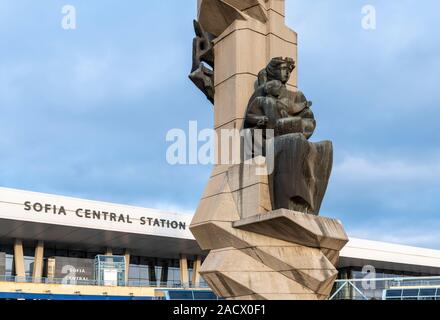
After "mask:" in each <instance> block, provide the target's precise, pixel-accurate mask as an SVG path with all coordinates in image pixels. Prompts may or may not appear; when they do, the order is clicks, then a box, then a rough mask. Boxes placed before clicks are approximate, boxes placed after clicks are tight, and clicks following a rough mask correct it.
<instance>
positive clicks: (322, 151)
mask: <svg viewBox="0 0 440 320" xmlns="http://www.w3.org/2000/svg"><path fill="white" fill-rule="evenodd" d="M275 163H276V165H275V171H274V173H273V175H272V179H273V194H274V199H273V201H274V207H275V208H286V209H290V210H293V211H300V212H305V213H309V214H315V215H318V214H319V210H320V208H321V203H322V200H323V199H324V195H325V191H326V190H327V186H328V182H329V179H330V174H331V171H332V166H333V145H332V143H331V142H330V141H323V142H318V143H313V142H309V141H307V139H306V138H305V137H304V135H303V134H301V133H291V134H287V135H282V136H279V137H276V138H275Z"/></svg>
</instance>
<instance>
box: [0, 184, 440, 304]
mask: <svg viewBox="0 0 440 320" xmlns="http://www.w3.org/2000/svg"><path fill="white" fill-rule="evenodd" d="M191 219H192V215H191V214H181V213H171V212H163V211H160V210H154V209H146V208H140V207H133V206H127V205H120V204H113V203H106V202H98V201H91V200H84V199H78V198H71V197H64V196H56V195H50V194H43V193H36V192H28V191H22V190H15V189H8V188H0V299H1V298H3V299H117V300H126V299H132V300H136V299H164V298H170V297H171V295H172V293H173V292H180V293H182V292H184V293H186V297H188V296H189V297H190V298H191V297H192V298H194V299H204V298H206V299H208V298H212V296H213V294H212V292H210V290H209V288H208V287H207V285H206V283H205V282H204V281H203V278H202V277H200V275H199V272H198V271H199V270H200V266H201V263H202V262H203V259H204V257H205V256H206V254H207V252H204V251H203V250H201V249H200V247H199V246H198V244H197V242H196V241H195V239H194V237H193V236H192V234H191V232H190V230H189V225H190V223H191ZM366 268H367V269H368V268H370V269H369V270H370V271H371V268H374V271H375V275H376V277H379V278H390V277H394V278H395V277H432V276H440V250H431V249H424V248H416V247H410V246H403V245H396V244H390V243H383V242H377V241H369V240H361V239H355V238H350V241H349V243H348V244H347V246H346V247H345V248H344V249H343V250H342V252H341V257H340V262H339V265H338V269H339V271H340V273H339V277H340V278H341V279H359V278H362V277H364V276H365V269H366ZM341 292H342V290H341ZM344 296H345V297H347V298H350V297H351V298H352V297H353V292H351V291H350V292H348V291H347V290H345V293H344Z"/></svg>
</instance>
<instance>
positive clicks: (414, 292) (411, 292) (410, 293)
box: [402, 289, 419, 300]
mask: <svg viewBox="0 0 440 320" xmlns="http://www.w3.org/2000/svg"><path fill="white" fill-rule="evenodd" d="M418 295H419V289H405V290H403V294H402V296H403V298H404V299H405V300H407V298H416V299H417V297H418Z"/></svg>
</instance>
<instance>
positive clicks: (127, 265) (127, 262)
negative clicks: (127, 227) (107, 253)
mask: <svg viewBox="0 0 440 320" xmlns="http://www.w3.org/2000/svg"><path fill="white" fill-rule="evenodd" d="M124 256H125V285H126V286H128V272H129V271H130V250H128V249H125V254H124Z"/></svg>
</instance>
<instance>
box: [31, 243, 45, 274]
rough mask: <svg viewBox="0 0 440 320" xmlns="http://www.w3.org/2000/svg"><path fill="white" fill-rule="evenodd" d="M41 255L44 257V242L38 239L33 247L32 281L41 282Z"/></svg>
mask: <svg viewBox="0 0 440 320" xmlns="http://www.w3.org/2000/svg"><path fill="white" fill-rule="evenodd" d="M43 257H44V242H43V241H38V243H37V246H36V247H35V254H34V269H33V270H32V278H33V281H34V282H41V278H42V277H43Z"/></svg>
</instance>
